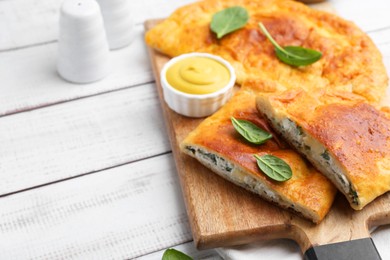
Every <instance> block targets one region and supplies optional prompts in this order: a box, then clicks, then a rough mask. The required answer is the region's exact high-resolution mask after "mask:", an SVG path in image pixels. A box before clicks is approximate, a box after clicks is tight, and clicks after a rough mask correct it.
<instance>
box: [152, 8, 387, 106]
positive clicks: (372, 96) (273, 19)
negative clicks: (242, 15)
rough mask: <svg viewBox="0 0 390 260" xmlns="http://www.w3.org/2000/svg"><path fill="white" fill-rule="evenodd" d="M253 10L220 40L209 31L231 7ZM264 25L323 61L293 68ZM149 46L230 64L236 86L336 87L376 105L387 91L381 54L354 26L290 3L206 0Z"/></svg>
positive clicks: (180, 13)
mask: <svg viewBox="0 0 390 260" xmlns="http://www.w3.org/2000/svg"><path fill="white" fill-rule="evenodd" d="M231 6H241V7H244V8H245V9H247V11H248V12H249V16H250V18H249V21H248V23H247V24H246V26H245V27H244V28H242V29H239V30H237V31H235V32H232V33H230V34H228V35H226V36H224V37H223V38H222V39H217V37H216V35H215V33H214V32H212V31H211V30H210V22H211V20H212V17H213V15H214V14H215V13H216V12H218V11H221V10H223V9H225V8H227V7H231ZM259 22H262V23H263V24H264V26H265V27H266V28H267V30H268V31H269V33H270V34H271V35H272V36H273V37H274V38H275V40H276V41H277V42H278V43H279V44H280V45H281V46H287V45H293V46H302V47H305V48H311V49H314V50H318V51H320V52H321V53H322V58H321V59H320V60H319V61H317V62H315V63H313V64H311V65H309V66H305V67H299V68H298V69H297V68H295V67H291V66H289V65H287V64H284V63H283V62H281V61H279V59H277V58H276V56H275V51H274V47H273V45H272V44H271V42H270V41H269V40H267V38H266V37H265V36H264V34H263V33H262V32H261V30H260V28H259V25H258V24H259ZM145 40H146V42H147V44H148V45H150V46H151V47H153V48H155V49H157V50H159V51H161V52H162V53H164V54H167V55H169V56H177V55H180V54H183V53H188V52H207V53H212V54H216V55H219V56H221V57H223V58H224V59H226V60H228V61H229V62H230V63H231V64H232V65H233V67H234V69H235V71H236V75H237V83H238V84H239V85H240V84H242V83H244V82H246V81H248V80H252V81H253V80H258V81H261V80H267V81H274V82H276V83H277V84H280V85H283V86H284V87H286V88H287V89H292V88H297V87H300V88H304V89H306V90H309V91H311V89H313V88H318V87H321V88H328V89H329V88H332V89H338V90H343V91H348V92H352V93H356V94H359V95H361V96H363V97H365V98H366V99H367V100H368V101H369V102H372V103H377V102H378V101H379V100H380V99H381V98H382V97H383V96H384V93H385V90H386V88H387V80H388V79H387V73H386V70H385V66H384V64H383V62H382V56H381V54H380V52H379V50H378V49H377V48H376V46H375V45H374V43H373V42H372V41H371V39H370V38H369V37H368V36H367V35H366V34H365V33H364V32H363V31H362V30H360V29H359V28H358V27H357V26H356V25H355V24H353V23H352V22H348V21H346V20H344V19H342V18H340V17H338V16H337V15H334V14H330V13H326V12H322V11H318V10H314V9H312V8H310V7H308V6H306V5H304V4H302V3H299V2H296V1H292V0H204V1H199V2H195V3H193V4H189V5H186V6H183V7H181V8H179V9H177V10H176V11H175V12H174V13H173V14H172V15H171V16H170V17H168V18H167V19H165V20H164V21H163V22H161V23H160V24H158V25H157V26H155V27H154V28H153V29H151V30H150V31H148V32H147V33H146V35H145Z"/></svg>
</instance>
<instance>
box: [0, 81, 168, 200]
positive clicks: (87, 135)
mask: <svg viewBox="0 0 390 260" xmlns="http://www.w3.org/2000/svg"><path fill="white" fill-rule="evenodd" d="M168 151H170V147H169V141H168V140H167V138H166V132H165V128H164V122H163V119H162V116H161V112H160V105H159V102H158V99H157V94H156V91H155V87H154V84H147V85H142V86H139V87H133V88H129V89H125V90H121V91H116V92H111V93H109V94H106V95H99V96H94V97H90V98H86V99H80V100H77V101H73V102H68V103H64V104H60V105H56V106H52V107H47V108H42V109H37V110H34V111H31V112H26V113H20V114H16V115H12V116H6V117H2V118H0V158H1V160H0V178H1V182H0V195H3V194H7V193H11V192H15V191H18V190H23V189H27V188H31V187H34V186H38V185H42V184H45V183H50V182H53V181H58V180H62V179H65V178H70V177H74V176H78V175H82V174H86V173H91V172H94V171H99V170H102V169H106V168H109V167H113V166H117V165H120V164H124V163H129V162H132V161H135V160H139V159H143V158H148V157H150V156H155V155H158V154H161V153H165V152H168Z"/></svg>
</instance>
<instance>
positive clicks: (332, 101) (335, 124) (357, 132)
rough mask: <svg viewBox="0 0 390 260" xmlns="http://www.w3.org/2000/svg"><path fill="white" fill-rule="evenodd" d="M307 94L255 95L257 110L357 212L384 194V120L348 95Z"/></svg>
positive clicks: (388, 155) (387, 177) (389, 140)
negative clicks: (326, 178)
mask: <svg viewBox="0 0 390 260" xmlns="http://www.w3.org/2000/svg"><path fill="white" fill-rule="evenodd" d="M313 93H315V94H313ZM313 93H311V94H308V93H307V92H305V91H303V90H288V91H285V92H283V93H273V94H260V95H259V97H258V98H257V100H256V103H257V109H258V111H259V112H260V113H261V114H263V115H264V116H265V117H266V118H267V119H268V120H269V122H271V125H272V126H273V128H274V129H275V130H276V131H277V132H279V133H280V134H281V135H282V136H283V137H284V139H285V140H287V141H288V142H289V143H290V144H291V145H293V146H294V147H295V148H296V149H297V150H299V151H300V152H301V153H302V154H304V155H305V156H306V157H307V159H308V160H309V161H311V162H312V163H313V165H315V167H316V168H317V169H318V170H320V171H321V172H322V173H323V174H324V175H325V176H327V177H328V178H329V179H330V180H331V181H332V182H333V183H334V184H335V185H336V187H337V188H338V189H339V190H340V191H341V192H342V193H343V194H344V195H345V196H346V197H347V199H348V201H349V203H350V204H351V207H352V208H354V209H357V210H360V209H362V208H363V207H364V206H365V205H367V204H368V203H369V202H371V201H372V200H374V199H375V198H376V197H378V196H380V195H381V194H383V193H385V192H387V191H389V190H390V119H389V118H388V117H387V116H386V114H385V113H384V112H381V111H380V110H378V109H376V108H375V107H373V106H371V105H369V104H367V103H364V102H363V100H362V99H361V98H359V96H356V95H354V94H351V93H341V92H337V93H335V92H333V93H330V92H328V93H326V92H325V91H322V92H321V91H317V92H313Z"/></svg>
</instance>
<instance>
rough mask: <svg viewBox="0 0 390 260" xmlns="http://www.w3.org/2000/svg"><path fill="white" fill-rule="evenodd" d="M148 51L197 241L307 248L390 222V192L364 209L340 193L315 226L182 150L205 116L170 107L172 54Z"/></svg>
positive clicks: (152, 23) (147, 25)
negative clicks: (163, 76)
mask: <svg viewBox="0 0 390 260" xmlns="http://www.w3.org/2000/svg"><path fill="white" fill-rule="evenodd" d="M157 23H158V20H150V21H146V22H145V28H146V30H149V29H150V28H152V27H153V26H155V25H156V24H157ZM148 51H149V55H150V59H151V63H152V66H153V72H154V75H155V79H156V86H157V91H158V94H159V98H160V101H161V106H162V109H163V113H164V117H165V123H166V127H167V129H168V134H169V137H170V141H171V146H172V151H173V154H174V158H175V162H176V167H177V172H178V175H179V178H180V183H181V187H182V191H183V194H184V200H185V204H186V208H187V213H188V217H189V221H190V225H191V228H192V232H193V237H194V242H195V244H196V246H197V247H198V248H199V249H205V248H214V247H221V246H230V245H238V244H245V243H250V242H254V241H257V240H261V239H263V240H264V239H275V238H290V239H293V240H295V241H296V242H297V243H298V244H299V245H300V247H301V249H302V252H306V250H307V249H309V248H311V247H313V246H318V245H327V244H331V243H338V242H342V241H350V240H355V239H361V238H369V237H370V234H369V231H368V229H369V228H370V227H372V226H376V225H383V224H388V223H390V192H388V193H387V194H385V195H383V196H381V197H379V198H377V199H376V200H375V201H374V202H373V203H371V204H370V205H368V206H366V207H365V208H364V209H363V210H362V211H354V210H353V209H351V208H350V206H349V204H348V202H347V201H346V199H345V198H344V197H343V196H342V195H339V196H338V197H337V198H336V200H335V203H334V205H333V207H332V209H331V211H330V213H329V214H328V215H327V217H326V218H325V219H324V220H323V221H322V222H321V223H320V224H318V225H315V224H313V223H312V222H310V221H307V220H305V219H303V218H301V217H298V216H296V215H294V214H293V213H290V212H288V211H286V210H283V209H280V208H278V207H276V206H274V205H272V204H270V203H268V202H266V201H264V200H262V199H261V198H259V197H258V196H256V195H254V194H251V193H250V192H248V191H246V190H244V189H242V188H240V187H238V186H235V185H234V184H232V183H230V182H228V181H226V180H224V179H223V178H221V177H219V176H218V175H216V174H214V173H213V172H212V171H210V170H209V169H207V168H206V167H204V166H202V165H201V164H200V163H199V162H198V161H196V160H195V159H193V158H191V157H189V156H187V155H185V154H183V153H181V152H180V150H179V144H180V142H181V141H182V140H183V139H184V138H185V137H186V136H187V134H188V133H189V132H190V131H192V130H193V129H195V128H196V126H197V125H198V124H199V123H200V122H201V121H202V119H194V118H188V117H184V116H181V115H179V114H177V113H175V112H173V111H172V110H170V109H169V107H168V106H167V105H166V103H165V101H164V99H163V95H162V88H161V85H160V71H161V69H162V66H163V65H164V64H165V63H166V62H167V61H168V60H169V58H168V57H166V56H164V55H163V54H161V53H159V52H157V51H155V50H153V49H151V48H148ZM363 244H364V243H363ZM343 247H345V246H344V245H343ZM355 247H358V248H361V249H364V245H362V244H359V245H358V244H355ZM351 250H354V251H355V250H356V248H355V249H351ZM330 251H335V250H334V248H332V249H331V250H330ZM363 251H368V249H364V250H363ZM309 259H317V258H309ZM356 259H358V258H356ZM361 259H364V258H361ZM371 259H376V258H371Z"/></svg>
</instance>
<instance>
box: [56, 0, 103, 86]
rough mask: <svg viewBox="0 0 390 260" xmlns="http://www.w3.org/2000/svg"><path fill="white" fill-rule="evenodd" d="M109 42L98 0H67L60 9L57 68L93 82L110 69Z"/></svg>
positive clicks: (66, 74)
mask: <svg viewBox="0 0 390 260" xmlns="http://www.w3.org/2000/svg"><path fill="white" fill-rule="evenodd" d="M109 68H110V67H109V46H108V43H107V39H106V34H105V30H104V24H103V18H102V15H101V12H100V7H99V5H98V4H97V2H96V1H95V0H65V1H64V2H63V3H62V6H61V11H60V28H59V39H58V58H57V70H58V73H59V74H60V76H61V77H62V78H64V79H66V80H68V81H70V82H74V83H89V82H93V81H97V80H99V79H102V78H103V77H105V76H106V75H107V74H108V72H109Z"/></svg>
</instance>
